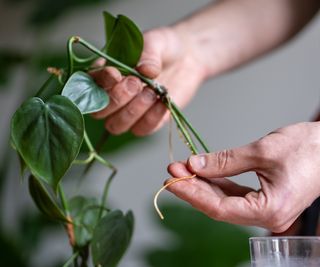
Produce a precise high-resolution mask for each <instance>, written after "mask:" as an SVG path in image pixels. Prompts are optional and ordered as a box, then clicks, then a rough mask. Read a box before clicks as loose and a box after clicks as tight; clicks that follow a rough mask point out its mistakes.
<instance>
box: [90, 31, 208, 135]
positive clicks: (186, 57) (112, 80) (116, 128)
mask: <svg viewBox="0 0 320 267" xmlns="http://www.w3.org/2000/svg"><path fill="white" fill-rule="evenodd" d="M100 63H101V62H100ZM102 63H103V62H102ZM137 70H138V71H139V72H140V73H142V74H143V75H145V76H147V77H149V78H152V79H154V78H156V80H157V81H158V82H159V83H161V84H162V85H164V86H165V87H166V88H168V91H169V95H170V97H171V98H172V99H173V100H174V101H175V102H176V104H177V105H178V106H180V107H182V106H184V105H186V104H187V103H188V102H189V101H190V99H191V98H192V96H193V95H194V93H195V92H196V90H197V88H198V86H199V85H200V83H201V82H202V80H203V79H204V71H203V69H202V66H201V65H200V64H199V63H198V62H197V59H196V56H195V53H194V51H193V48H192V47H191V45H189V44H188V41H185V40H184V37H183V34H182V33H181V31H179V30H176V29H174V27H171V28H160V29H155V30H152V31H149V32H146V33H145V34H144V50H143V53H142V56H141V59H140V63H139V64H138V67H137ZM91 75H92V76H93V78H94V79H95V81H96V82H97V83H98V84H99V85H100V86H101V87H103V88H104V89H105V90H107V92H108V93H109V96H110V104H109V105H108V106H107V107H106V108H105V109H104V110H102V111H99V112H97V113H95V114H93V116H94V117H95V118H97V119H102V118H105V119H106V122H105V127H106V129H107V130H108V131H109V132H111V133H113V134H121V133H123V132H125V131H128V130H131V131H132V132H133V133H134V134H135V135H139V136H143V135H147V134H150V133H152V132H154V131H156V130H157V129H159V128H160V127H161V126H162V125H163V123H164V121H165V119H166V118H168V111H167V108H166V107H165V105H164V104H163V103H162V102H161V100H160V99H158V98H157V96H156V94H155V93H154V91H153V90H152V89H150V88H148V87H144V85H143V84H142V82H141V81H140V80H139V79H138V78H136V77H134V76H128V77H122V76H121V74H120V72H119V71H118V70H117V69H115V68H113V67H106V68H104V69H103V70H99V71H95V72H92V73H91Z"/></svg>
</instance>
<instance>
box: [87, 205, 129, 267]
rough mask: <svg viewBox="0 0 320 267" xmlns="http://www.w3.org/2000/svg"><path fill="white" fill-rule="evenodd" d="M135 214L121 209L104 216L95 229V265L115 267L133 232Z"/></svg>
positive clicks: (93, 253) (93, 252)
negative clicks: (124, 213) (125, 212)
mask: <svg viewBox="0 0 320 267" xmlns="http://www.w3.org/2000/svg"><path fill="white" fill-rule="evenodd" d="M133 224H134V219H133V214H132V212H131V211H129V212H128V213H127V214H126V215H125V216H124V215H123V213H122V212H121V211H120V210H116V211H112V212H110V213H108V214H107V215H106V216H105V217H103V218H102V219H101V220H100V222H99V223H98V225H97V227H96V228H95V230H94V233H93V238H92V248H91V249H92V259H93V263H94V265H95V266H101V267H115V266H116V265H117V264H118V262H119V261H120V259H121V257H122V256H123V254H124V253H125V251H126V249H127V247H128V245H129V243H130V240H131V236H132V232H133Z"/></svg>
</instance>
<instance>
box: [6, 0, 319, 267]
mask: <svg viewBox="0 0 320 267" xmlns="http://www.w3.org/2000/svg"><path fill="white" fill-rule="evenodd" d="M208 2H209V1H206V0H198V1H191V0H170V1H169V0H162V1H156V0H121V1H112V2H110V3H107V2H106V4H103V5H100V6H96V7H94V8H84V9H82V10H80V11H76V12H74V13H73V14H72V16H67V17H65V18H63V19H61V20H59V23H56V24H54V25H53V26H52V27H50V28H49V29H47V33H43V36H42V37H41V38H40V39H34V36H32V34H31V35H30V34H27V33H26V32H24V31H23V29H22V28H21V24H20V23H19V19H21V20H22V19H23V17H24V15H25V13H26V12H25V10H27V8H28V7H27V6H26V7H23V8H22V7H21V8H18V9H17V8H8V7H4V6H3V4H1V3H0V18H1V19H0V20H1V23H0V36H1V39H0V45H1V46H3V47H4V46H8V45H10V46H13V47H14V46H15V45H17V44H19V43H21V42H23V43H24V45H25V47H26V49H27V48H30V47H32V46H35V45H36V46H39V47H41V46H43V45H44V44H49V46H50V47H54V46H55V45H57V46H61V44H64V43H65V42H66V40H67V38H68V37H69V36H70V35H74V34H78V35H81V36H82V37H84V38H86V39H88V40H90V41H92V43H94V44H97V45H101V44H102V42H103V25H102V17H101V15H100V14H101V11H102V10H104V9H108V10H109V11H110V12H112V13H114V14H117V13H123V14H126V15H127V16H129V17H131V18H132V19H133V20H134V21H136V22H137V24H138V25H140V27H141V28H142V29H149V28H153V27H156V26H161V25H166V24H170V23H173V22H174V21H176V20H178V19H179V18H182V17H183V16H185V15H186V14H188V13H190V12H192V11H193V10H195V9H197V8H198V7H201V6H203V5H204V4H206V3H208ZM319 27H320V19H319V18H316V19H315V20H314V21H313V22H312V23H311V24H310V25H309V26H308V27H307V28H306V29H305V30H304V32H303V33H302V34H300V35H299V36H298V37H297V38H295V39H294V40H293V41H292V42H290V43H289V44H287V45H286V46H284V47H282V48H280V49H277V50H276V51H275V52H273V53H272V54H269V55H268V56H267V57H263V58H261V59H259V60H257V61H255V62H254V63H251V64H249V65H247V66H245V67H242V68H241V69H237V70H235V71H232V72H230V73H228V74H224V75H222V76H220V77H217V78H215V79H212V80H210V81H208V82H206V83H205V84H204V85H203V86H202V88H201V89H200V90H199V93H198V94H197V96H196V97H195V98H194V100H193V101H192V102H191V104H189V106H188V107H187V108H186V109H185V112H186V114H187V116H188V117H189V118H190V120H191V122H193V124H194V126H195V127H196V128H197V129H198V130H199V132H200V133H201V134H202V135H203V137H204V139H205V140H207V142H208V144H209V145H210V147H211V148H212V150H219V149H223V148H228V147H233V146H240V145H243V144H246V143H248V142H251V141H253V140H255V139H257V138H259V137H261V136H263V135H265V134H267V133H268V132H270V131H272V130H274V129H276V128H278V127H281V126H285V125H288V124H291V123H295V122H299V121H307V120H309V119H310V118H311V117H312V115H313V114H315V113H316V111H317V108H318V107H319V102H320V91H319V81H320V78H319V77H320V72H319V69H320V31H319ZM48 32H49V34H48ZM213 60H214V59H213ZM26 80H27V76H26V72H25V70H24V69H20V70H19V71H18V72H17V73H16V74H15V76H14V77H12V79H11V82H10V84H9V88H8V90H6V91H3V92H1V98H0V112H1V113H0V114H1V115H0V125H1V131H0V135H1V138H0V140H2V141H3V140H6V139H5V136H6V135H7V132H8V131H7V126H8V122H9V117H10V114H11V113H12V112H13V111H14V109H15V108H16V105H17V103H19V102H20V101H21V100H20V99H19V95H20V93H19V92H21V90H23V88H24V86H25V82H26ZM151 140H152V142H146V143H143V144H136V145H134V146H133V147H132V148H133V149H130V150H128V151H126V152H125V153H123V154H121V153H120V154H116V155H114V156H112V157H111V161H112V162H113V163H114V164H115V165H116V166H118V167H119V169H120V172H119V175H118V176H117V178H116V180H115V181H114V183H113V185H112V190H111V199H112V203H113V205H114V206H115V207H119V208H121V209H123V210H128V209H132V210H133V211H134V213H135V216H136V229H135V230H136V231H135V235H134V238H133V242H132V245H131V247H130V250H129V253H127V255H126V257H125V259H124V260H123V261H122V264H121V265H120V266H123V267H143V266H144V265H143V263H141V262H140V261H139V257H138V255H139V253H141V251H142V250H143V248H144V247H147V246H150V245H152V244H165V242H166V236H164V234H163V232H160V231H159V230H158V228H157V227H156V226H155V223H154V218H155V216H154V213H153V211H152V209H151V206H152V199H153V195H154V193H155V192H156V190H157V189H158V188H159V187H160V186H161V184H162V182H163V180H164V179H165V178H166V177H167V176H168V175H167V172H166V166H167V164H168V145H167V144H168V130H167V127H165V128H164V129H162V130H161V131H160V132H159V133H158V134H156V135H155V136H154V138H153V139H151ZM174 144H175V145H174V151H175V158H176V159H184V158H186V157H187V156H188V151H187V150H186V149H185V148H184V146H183V145H182V144H181V142H180V140H178V139H177V138H175V141H174ZM3 147H4V142H2V143H1V144H0V148H3ZM11 165H12V171H11V173H12V179H11V180H10V182H9V183H8V184H7V189H6V192H7V194H6V195H5V199H4V201H5V203H6V209H5V211H4V212H2V215H1V216H5V217H6V218H5V221H6V223H7V225H8V226H9V227H10V226H12V227H13V226H14V223H15V220H14V218H15V214H16V213H18V212H19V209H23V207H24V205H26V203H28V205H29V204H30V200H29V197H28V196H27V194H26V186H25V184H23V185H20V184H19V182H18V179H17V167H16V162H12V163H11ZM96 171H98V172H99V173H101V175H99V174H97V175H96V176H97V179H94V180H92V181H90V182H89V183H88V184H87V185H84V188H85V190H87V191H88V192H89V193H91V194H97V193H100V191H101V190H100V189H101V186H102V181H103V180H102V179H101V178H100V177H99V176H103V175H104V174H105V169H103V168H100V167H97V168H96ZM236 180H237V181H239V182H240V183H244V184H249V185H251V186H255V187H256V186H257V185H258V183H257V181H256V178H255V176H254V175H252V174H246V175H243V176H240V177H237V178H236ZM169 198H172V197H171V196H169V194H168V193H164V194H163V195H162V196H161V197H160V205H161V201H162V200H164V199H169ZM30 205H31V204H30ZM61 238H64V237H62V236H60V234H58V233H57V234H53V235H52V239H51V241H50V243H47V244H45V245H44V246H43V248H42V251H41V253H40V254H39V255H41V256H39V258H36V259H35V264H36V263H37V262H41V259H43V258H44V257H45V258H46V259H48V258H50V257H55V256H57V255H68V254H69V250H68V249H66V247H67V242H60V240H61ZM61 244H64V245H61Z"/></svg>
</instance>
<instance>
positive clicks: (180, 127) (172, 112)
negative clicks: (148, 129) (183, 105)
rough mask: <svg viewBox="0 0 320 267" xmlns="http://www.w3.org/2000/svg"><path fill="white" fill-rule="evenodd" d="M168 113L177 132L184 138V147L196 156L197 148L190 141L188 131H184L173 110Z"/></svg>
mask: <svg viewBox="0 0 320 267" xmlns="http://www.w3.org/2000/svg"><path fill="white" fill-rule="evenodd" d="M170 112H171V114H172V117H173V119H174V121H175V122H176V124H177V126H178V128H179V130H180V131H181V133H182V135H183V137H184V138H185V141H186V145H187V146H188V147H189V148H190V150H191V153H192V154H194V155H196V154H198V149H197V147H196V146H195V144H194V142H193V141H192V139H191V137H190V135H189V133H188V131H187V130H186V128H185V127H184V126H183V124H182V122H181V121H180V118H179V117H178V115H177V113H176V112H175V110H173V109H171V110H170Z"/></svg>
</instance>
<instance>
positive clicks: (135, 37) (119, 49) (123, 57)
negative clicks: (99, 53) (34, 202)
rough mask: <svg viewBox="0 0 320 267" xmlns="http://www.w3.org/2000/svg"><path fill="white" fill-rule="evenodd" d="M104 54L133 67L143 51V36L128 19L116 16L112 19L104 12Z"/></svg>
mask: <svg viewBox="0 0 320 267" xmlns="http://www.w3.org/2000/svg"><path fill="white" fill-rule="evenodd" d="M103 14H104V19H105V31H106V38H107V42H106V44H107V45H106V52H107V54H108V55H110V56H111V57H113V58H115V59H117V60H119V61H120V62H122V63H124V64H126V65H128V66H130V67H135V66H136V65H137V63H138V61H139V59H140V56H141V52H142V49H143V36H142V33H141V31H140V29H139V28H138V26H137V25H136V24H135V23H134V22H133V21H132V20H130V19H129V18H127V17H126V16H123V15H118V16H117V18H114V17H113V16H112V15H111V14H109V13H108V12H104V13H103Z"/></svg>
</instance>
